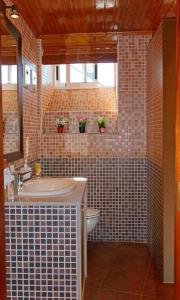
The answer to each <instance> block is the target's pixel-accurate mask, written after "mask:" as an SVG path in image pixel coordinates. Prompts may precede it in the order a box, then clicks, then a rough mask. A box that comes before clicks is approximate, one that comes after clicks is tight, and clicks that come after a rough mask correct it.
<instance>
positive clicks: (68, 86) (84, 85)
mask: <svg viewBox="0 0 180 300" xmlns="http://www.w3.org/2000/svg"><path fill="white" fill-rule="evenodd" d="M65 65H66V83H65V84H62V83H60V68H58V67H59V65H54V66H53V68H54V72H53V74H54V80H53V81H54V87H55V88H56V89H69V90H70V89H91V88H105V89H108V88H109V89H112V88H116V82H117V63H114V85H111V86H101V85H100V84H99V82H98V78H96V79H94V81H93V82H86V81H85V82H79V83H75V82H70V64H65ZM83 65H84V78H85V80H87V78H86V64H83ZM95 65H97V71H96V70H95V68H96V67H95ZM57 68H58V76H59V78H58V80H57V79H56V76H57ZM96 72H97V74H98V64H94V75H95V76H96Z"/></svg>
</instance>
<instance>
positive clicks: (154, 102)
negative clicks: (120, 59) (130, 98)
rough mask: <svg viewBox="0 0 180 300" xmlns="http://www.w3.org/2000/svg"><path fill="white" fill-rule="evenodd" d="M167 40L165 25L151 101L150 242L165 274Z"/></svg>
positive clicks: (155, 53)
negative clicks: (163, 165)
mask: <svg viewBox="0 0 180 300" xmlns="http://www.w3.org/2000/svg"><path fill="white" fill-rule="evenodd" d="M162 51H163V40H162V26H160V27H159V29H158V30H157V31H156V33H155V34H154V36H153V39H152V41H151V43H150V48H149V82H150V86H149V98H148V205H149V208H148V212H149V214H148V216H149V220H148V243H149V248H150V251H151V254H152V256H153V257H154V259H155V261H156V265H157V267H158V270H159V273H160V274H161V276H162V272H163V168H162V164H163V92H162V87H163V54H162Z"/></svg>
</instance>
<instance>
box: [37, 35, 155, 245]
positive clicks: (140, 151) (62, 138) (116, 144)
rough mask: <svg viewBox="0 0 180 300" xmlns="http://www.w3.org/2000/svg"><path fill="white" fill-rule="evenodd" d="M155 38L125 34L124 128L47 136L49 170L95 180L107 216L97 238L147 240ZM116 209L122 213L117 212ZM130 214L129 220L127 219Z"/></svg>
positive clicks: (121, 47)
mask: <svg viewBox="0 0 180 300" xmlns="http://www.w3.org/2000/svg"><path fill="white" fill-rule="evenodd" d="M150 39H151V37H149V36H120V37H119V44H118V75H119V76H118V122H119V131H118V133H116V134H110V133H109V134H104V135H103V134H65V135H60V134H53V133H51V134H42V135H41V155H40V157H41V161H42V163H43V166H44V174H46V175H51V176H55V175H58V176H71V174H72V175H73V176H74V175H78V174H80V175H83V176H87V177H88V179H89V186H90V193H89V197H88V205H89V206H90V205H91V206H92V207H97V208H100V210H101V216H102V219H101V222H100V225H99V226H98V228H97V231H96V232H95V233H94V235H92V236H91V238H92V239H100V240H102V239H105V240H126V241H144V242H145V241H146V233H147V232H146V230H147V227H146V226H147V207H146V205H147V198H146V197H147V195H146V179H147V168H146V155H147V117H146V115H147V62H148V59H147V58H148V44H149V41H150ZM51 126H52V124H51ZM66 157H68V158H66ZM66 159H67V160H66ZM113 159H114V162H113ZM64 160H66V161H65V162H64ZM56 167H57V168H58V170H56ZM142 170H143V171H142ZM58 172H59V173H58ZM117 174H119V175H118V176H117ZM123 174H124V175H123ZM135 178H136V180H135ZM134 180H135V181H134ZM94 182H97V183H99V184H100V185H98V184H95V183H94ZM108 182H112V183H114V184H115V183H116V184H115V188H114V189H112V188H111V187H110V186H109V185H108V184H107V183H108ZM112 186H113V185H112ZM113 187H114V186H113ZM115 190H116V191H115ZM105 193H106V195H107V196H105ZM133 207H134V209H132V208H133ZM115 208H116V209H115ZM123 213H124V215H123ZM114 214H115V215H116V216H115V217H112V215H113V216H114ZM125 215H126V217H125V219H126V222H124V223H123V224H124V225H123V224H122V220H121V218H124V216H125ZM134 220H136V221H134ZM123 226H124V227H123ZM105 232H107V233H105ZM128 232H129V233H128Z"/></svg>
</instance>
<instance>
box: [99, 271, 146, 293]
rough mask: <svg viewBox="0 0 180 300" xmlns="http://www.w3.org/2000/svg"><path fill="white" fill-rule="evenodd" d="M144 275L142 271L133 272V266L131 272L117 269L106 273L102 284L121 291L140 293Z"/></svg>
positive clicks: (104, 286)
mask: <svg viewBox="0 0 180 300" xmlns="http://www.w3.org/2000/svg"><path fill="white" fill-rule="evenodd" d="M144 276H145V274H144V273H137V272H133V266H132V271H131V272H122V271H120V270H119V269H118V270H115V271H111V272H109V273H108V275H107V276H106V278H105V280H104V282H103V285H102V286H103V288H107V289H115V290H118V291H121V292H122V291H123V292H131V293H141V291H142V287H143V283H144Z"/></svg>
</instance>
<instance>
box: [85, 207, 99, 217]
mask: <svg viewBox="0 0 180 300" xmlns="http://www.w3.org/2000/svg"><path fill="white" fill-rule="evenodd" d="M97 215H99V210H98V209H95V208H89V207H88V208H87V213H86V217H87V218H92V217H96V216H97Z"/></svg>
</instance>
